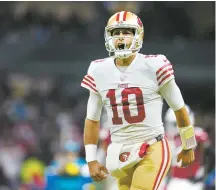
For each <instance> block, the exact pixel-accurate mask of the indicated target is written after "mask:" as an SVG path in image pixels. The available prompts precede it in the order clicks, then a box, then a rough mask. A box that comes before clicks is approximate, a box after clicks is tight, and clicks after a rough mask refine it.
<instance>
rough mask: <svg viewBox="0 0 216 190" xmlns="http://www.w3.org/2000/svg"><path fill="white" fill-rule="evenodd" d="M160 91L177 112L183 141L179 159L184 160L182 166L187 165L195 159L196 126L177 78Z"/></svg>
mask: <svg viewBox="0 0 216 190" xmlns="http://www.w3.org/2000/svg"><path fill="white" fill-rule="evenodd" d="M160 93H161V95H162V96H163V97H164V99H165V100H166V102H167V103H168V105H169V106H170V107H171V108H172V109H173V111H174V112H175V116H176V121H177V125H178V129H179V133H180V136H181V141H182V152H181V153H180V155H179V156H178V161H180V160H182V166H187V165H188V164H190V163H191V162H193V161H194V153H193V150H192V149H193V148H194V147H195V146H196V139H195V133H194V127H193V126H192V125H191V123H190V118H189V114H188V112H187V110H186V108H185V106H184V105H185V103H184V100H183V97H182V94H181V91H180V89H179V87H178V86H177V84H176V83H175V80H174V79H172V80H170V81H168V82H167V83H166V84H164V85H163V86H162V87H161V88H160ZM182 157H184V159H182Z"/></svg>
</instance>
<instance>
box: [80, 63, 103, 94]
mask: <svg viewBox="0 0 216 190" xmlns="http://www.w3.org/2000/svg"><path fill="white" fill-rule="evenodd" d="M81 86H82V87H84V88H86V89H88V90H89V91H90V92H93V93H95V94H99V93H98V90H97V86H96V81H95V64H94V63H92V62H91V64H90V66H89V68H88V72H87V74H86V75H85V76H84V77H83V80H82V82H81Z"/></svg>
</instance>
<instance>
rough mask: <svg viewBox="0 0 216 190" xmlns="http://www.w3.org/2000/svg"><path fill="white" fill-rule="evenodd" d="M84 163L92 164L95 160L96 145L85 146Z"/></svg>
mask: <svg viewBox="0 0 216 190" xmlns="http://www.w3.org/2000/svg"><path fill="white" fill-rule="evenodd" d="M85 153H86V162H92V161H94V160H97V145H96V144H87V145H85Z"/></svg>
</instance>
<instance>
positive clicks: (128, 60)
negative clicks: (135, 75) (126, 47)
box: [115, 54, 136, 66]
mask: <svg viewBox="0 0 216 190" xmlns="http://www.w3.org/2000/svg"><path fill="white" fill-rule="evenodd" d="M135 57H136V54H135V55H131V56H130V57H128V58H126V59H118V58H116V59H115V64H116V65H117V66H129V65H130V64H131V63H132V62H133V60H134V59H135Z"/></svg>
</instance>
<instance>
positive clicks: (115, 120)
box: [106, 87, 145, 125]
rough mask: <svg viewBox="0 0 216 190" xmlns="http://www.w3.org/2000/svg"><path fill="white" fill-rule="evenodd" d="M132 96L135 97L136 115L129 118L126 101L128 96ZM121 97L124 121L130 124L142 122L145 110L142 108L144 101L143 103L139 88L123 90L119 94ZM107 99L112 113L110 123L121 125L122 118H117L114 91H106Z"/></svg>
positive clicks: (127, 102)
mask: <svg viewBox="0 0 216 190" xmlns="http://www.w3.org/2000/svg"><path fill="white" fill-rule="evenodd" d="M129 94H134V95H135V96H136V102H137V111H138V114H137V115H136V116H131V113H130V108H129V101H128V95H129ZM121 96H122V105H123V106H122V109H123V113H124V118H125V120H126V121H127V122H128V123H130V124H132V123H139V122H142V121H143V120H144V119H145V108H144V101H143V94H142V91H141V89H140V88H135V87H134V88H125V89H124V90H123V91H122V92H121ZM106 97H107V98H109V99H110V104H111V106H112V111H113V118H112V122H113V124H114V125H121V124H123V122H122V118H121V117H119V114H118V108H117V106H118V105H117V103H116V96H115V89H111V90H109V91H108V93H107V95H106Z"/></svg>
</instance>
